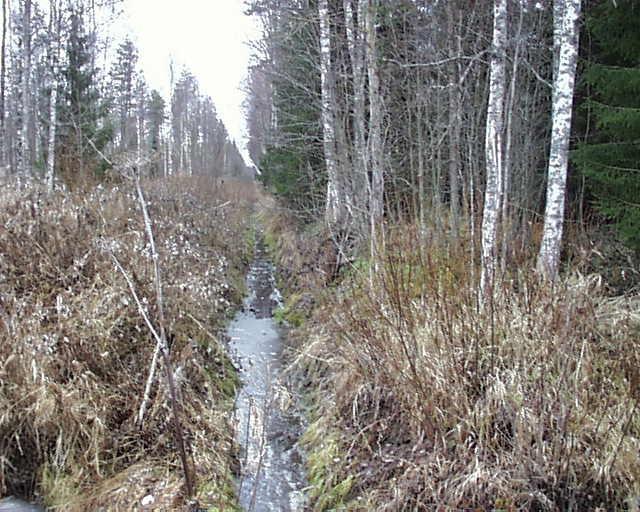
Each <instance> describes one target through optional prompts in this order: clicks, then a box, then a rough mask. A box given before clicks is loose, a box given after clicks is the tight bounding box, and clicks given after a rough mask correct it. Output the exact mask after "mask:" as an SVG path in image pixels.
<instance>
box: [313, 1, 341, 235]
mask: <svg viewBox="0 0 640 512" xmlns="http://www.w3.org/2000/svg"><path fill="white" fill-rule="evenodd" d="M318 16H319V18H320V83H321V94H322V109H321V118H322V132H323V142H324V158H325V165H326V167H327V204H326V212H325V220H326V221H327V223H328V224H329V225H330V226H332V225H339V224H341V223H342V221H343V213H342V210H343V205H342V204H341V202H342V201H341V197H340V184H339V181H338V178H339V176H338V172H339V171H338V160H337V151H336V130H335V123H336V99H335V83H334V79H333V69H332V63H331V24H330V19H329V3H328V0H319V1H318Z"/></svg>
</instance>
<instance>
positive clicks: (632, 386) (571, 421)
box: [271, 214, 640, 511]
mask: <svg viewBox="0 0 640 512" xmlns="http://www.w3.org/2000/svg"><path fill="white" fill-rule="evenodd" d="M272 215H273V214H272ZM292 225H294V223H293V222H292V221H291V220H290V219H286V218H282V217H279V216H278V215H277V214H276V217H275V220H274V221H273V222H272V223H271V231H272V235H271V236H272V239H273V240H274V243H273V246H274V249H275V251H276V253H278V254H280V257H281V267H283V268H285V269H287V271H286V272H285V275H284V284H285V288H286V290H287V292H288V295H289V297H294V302H295V303H297V304H298V306H297V307H296V306H295V305H290V306H289V309H293V310H297V313H296V315H297V318H300V317H307V321H306V322H305V323H304V325H303V326H302V327H301V328H300V329H298V331H297V336H295V337H294V339H297V346H296V347H294V354H293V357H294V368H295V369H297V371H298V375H299V377H300V379H301V383H302V385H303V386H304V389H305V390H306V391H307V393H308V397H309V398H310V402H311V403H310V415H311V420H312V423H311V426H310V428H309V430H308V432H307V433H306V435H305V442H306V444H307V447H308V449H309V452H310V456H309V462H308V466H309V473H310V475H309V476H310V480H311V483H312V490H311V496H312V501H313V506H314V510H318V511H322V510H362V511H371V510H388V511H400V510H434V509H438V508H441V509H442V510H451V509H467V508H474V509H476V508H478V509H481V510H492V509H495V510H520V509H533V510H620V509H622V508H623V507H625V506H626V505H627V503H628V500H629V499H631V498H633V497H636V496H639V495H640V460H639V458H638V453H639V450H640V414H638V399H639V398H640V395H639V387H640V374H639V369H640V336H639V335H640V317H639V316H638V314H637V311H638V305H639V304H640V300H639V299H638V297H637V295H635V296H634V295H628V296H625V297H617V298H614V299H612V298H607V297H605V295H604V294H603V293H602V292H601V284H600V280H599V279H598V278H597V277H596V276H593V277H584V276H581V275H579V274H571V275H570V276H567V277H566V278H565V279H564V280H563V281H562V282H560V283H558V284H557V286H556V287H555V288H554V289H551V288H549V287H548V286H545V285H542V284H540V283H539V282H537V280H536V278H535V276H533V275H530V274H528V273H527V272H522V271H520V272H518V273H517V274H513V275H509V276H508V277H507V278H506V279H505V280H504V285H503V286H502V287H501V288H500V289H499V290H497V291H496V294H495V298H494V300H493V301H491V302H490V303H489V304H487V305H486V307H484V308H482V307H480V306H479V305H478V302H477V300H476V295H475V287H474V284H473V273H472V271H471V268H470V266H469V260H470V258H469V256H470V254H469V244H468V242H466V241H464V240H456V241H455V243H448V240H437V239H427V240H421V239H420V236H418V235H417V234H416V232H415V230H414V229H413V228H412V227H411V226H402V227H401V228H400V229H398V230H397V232H395V233H393V232H392V233H389V234H388V240H387V242H388V247H389V248H390V249H389V250H388V251H387V252H386V253H385V255H384V258H383V260H384V261H383V263H382V265H381V270H380V272H379V273H378V274H377V275H376V277H375V279H374V282H373V283H370V281H369V272H368V271H367V270H366V269H367V268H368V264H367V262H364V261H363V262H359V263H358V264H357V265H356V267H358V268H359V269H361V270H364V271H358V270H350V271H347V272H346V273H344V274H343V276H342V277H341V278H340V279H339V280H336V281H333V282H331V283H330V279H329V278H328V277H329V274H330V273H328V272H326V268H327V265H329V266H330V261H328V260H327V258H324V259H323V257H322V255H323V254H324V252H323V246H324V245H325V242H324V238H323V237H322V236H318V233H312V232H309V231H307V232H305V233H300V232H294V231H292V229H291V226H292ZM322 276H325V277H326V279H324V280H323V278H322ZM371 284H373V288H372V287H371ZM310 290H312V292H311V294H310V293H309V291H310ZM301 293H302V294H303V295H304V296H307V298H306V299H305V300H304V301H300V294H301ZM309 295H311V297H308V296H309ZM288 314H289V315H290V314H291V312H288ZM598 507H600V508H598Z"/></svg>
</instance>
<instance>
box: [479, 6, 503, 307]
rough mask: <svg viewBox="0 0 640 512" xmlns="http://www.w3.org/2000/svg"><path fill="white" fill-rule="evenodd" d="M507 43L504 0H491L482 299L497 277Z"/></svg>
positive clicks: (488, 293)
mask: <svg viewBox="0 0 640 512" xmlns="http://www.w3.org/2000/svg"><path fill="white" fill-rule="evenodd" d="M506 41H507V0H494V4H493V42H492V53H491V64H490V77H489V102H488V105H487V125H486V133H485V158H486V188H485V195H484V213H483V218H482V267H481V273H480V290H481V293H482V297H483V298H484V299H486V298H487V297H489V296H490V295H491V294H492V293H493V287H494V281H495V274H496V260H497V234H498V221H499V212H500V193H501V190H502V172H503V168H502V167H503V159H504V155H503V144H502V137H503V128H504V99H505V67H506V66H505V63H506V58H505V46H506Z"/></svg>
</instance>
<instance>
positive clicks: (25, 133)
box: [19, 0, 31, 176]
mask: <svg viewBox="0 0 640 512" xmlns="http://www.w3.org/2000/svg"><path fill="white" fill-rule="evenodd" d="M21 57H22V81H21V84H20V86H21V88H22V125H21V129H20V168H19V171H20V173H21V174H22V175H23V176H26V175H27V174H29V172H30V163H31V162H30V160H31V148H30V144H29V143H30V137H29V126H30V124H31V119H30V114H31V0H25V1H24V8H23V13H22V55H21Z"/></svg>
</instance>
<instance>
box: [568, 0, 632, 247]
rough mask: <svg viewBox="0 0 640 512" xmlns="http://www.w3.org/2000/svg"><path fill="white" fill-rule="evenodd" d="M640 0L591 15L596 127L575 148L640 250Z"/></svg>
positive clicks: (606, 208) (604, 208) (589, 73)
mask: <svg viewBox="0 0 640 512" xmlns="http://www.w3.org/2000/svg"><path fill="white" fill-rule="evenodd" d="M638 27H640V4H638V2H636V1H633V0H623V1H619V2H617V5H614V4H613V3H611V2H602V3H600V4H599V5H597V6H596V7H594V8H593V9H592V10H591V13H590V16H589V17H588V20H587V30H588V31H589V33H590V35H591V38H592V41H593V44H594V47H593V54H592V56H591V57H590V60H589V61H588V63H587V65H586V70H585V74H584V80H585V85H586V86H587V89H588V95H587V100H586V101H585V103H584V105H583V108H585V109H586V110H587V113H588V116H589V118H590V119H591V122H592V123H593V124H594V129H593V131H592V132H591V134H590V136H589V137H588V139H587V141H586V142H585V143H583V144H581V145H580V146H579V147H578V149H577V150H576V151H575V153H574V161H575V162H576V163H577V165H578V166H579V168H580V169H581V170H582V172H584V174H585V176H586V177H587V183H588V185H589V189H590V191H591V194H592V195H593V197H594V198H595V199H596V206H597V207H598V209H599V211H600V212H601V213H602V214H603V215H604V216H606V217H607V218H609V219H611V220H612V221H613V222H615V224H616V227H617V228H618V232H619V234H620V236H621V238H622V239H623V240H624V241H626V242H627V243H628V244H629V245H630V246H631V247H633V248H635V249H636V250H640V199H639V198H640V30H638Z"/></svg>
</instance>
